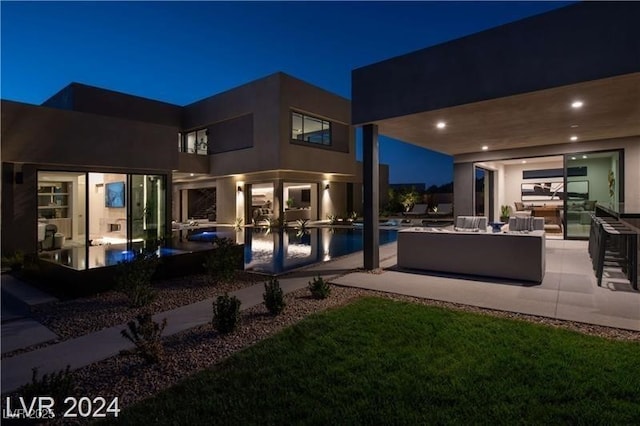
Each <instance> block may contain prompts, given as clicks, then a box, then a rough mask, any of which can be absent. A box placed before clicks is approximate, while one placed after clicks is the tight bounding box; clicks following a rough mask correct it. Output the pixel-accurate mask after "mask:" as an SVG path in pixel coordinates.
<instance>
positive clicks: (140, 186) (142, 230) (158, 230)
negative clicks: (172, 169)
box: [131, 175, 166, 241]
mask: <svg viewBox="0 0 640 426" xmlns="http://www.w3.org/2000/svg"><path fill="white" fill-rule="evenodd" d="M165 203H166V190H165V182H164V176H161V175H132V176H131V218H132V229H131V232H132V234H133V235H132V240H133V241H140V240H144V241H153V240H160V239H162V238H164V231H165V224H166V216H165V210H166V209H165Z"/></svg>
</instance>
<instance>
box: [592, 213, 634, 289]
mask: <svg viewBox="0 0 640 426" xmlns="http://www.w3.org/2000/svg"><path fill="white" fill-rule="evenodd" d="M595 222H596V232H595V237H594V246H595V249H594V251H596V252H597V256H595V258H593V259H592V261H593V265H594V269H595V271H596V277H597V278H598V287H601V286H602V275H603V272H604V266H605V262H612V263H614V264H615V265H618V266H620V267H621V268H622V270H623V272H624V273H625V275H626V277H627V279H629V282H630V284H631V287H633V289H634V290H637V289H638V233H637V232H635V231H633V230H631V229H629V228H628V227H626V226H625V225H624V224H622V223H620V222H617V221H605V220H596V221H595Z"/></svg>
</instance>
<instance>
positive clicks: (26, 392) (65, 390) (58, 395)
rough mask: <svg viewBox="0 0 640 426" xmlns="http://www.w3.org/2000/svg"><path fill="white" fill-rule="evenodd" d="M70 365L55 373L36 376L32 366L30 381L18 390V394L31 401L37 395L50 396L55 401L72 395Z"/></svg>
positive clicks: (73, 385) (73, 388)
mask: <svg viewBox="0 0 640 426" xmlns="http://www.w3.org/2000/svg"><path fill="white" fill-rule="evenodd" d="M70 369H71V366H70V365H67V368H66V369H64V370H60V371H58V372H57V373H51V374H45V375H43V376H42V378H40V379H39V378H38V369H37V368H33V369H32V371H33V374H32V376H31V383H27V384H26V385H24V386H22V387H21V388H20V389H19V390H18V394H20V396H22V397H24V399H25V401H31V400H32V399H33V398H35V397H38V396H50V397H52V398H53V399H54V400H55V401H63V400H64V398H66V397H68V396H73V394H74V391H75V383H74V380H73V377H72V376H71V373H70Z"/></svg>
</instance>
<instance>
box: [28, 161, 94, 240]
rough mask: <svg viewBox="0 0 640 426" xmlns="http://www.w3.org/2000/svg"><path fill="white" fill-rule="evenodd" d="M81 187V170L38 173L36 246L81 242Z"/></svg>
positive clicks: (83, 237)
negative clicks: (79, 171)
mask: <svg viewBox="0 0 640 426" xmlns="http://www.w3.org/2000/svg"><path fill="white" fill-rule="evenodd" d="M85 190H86V179H85V174H84V173H78V172H53V171H39V172H38V249H41V250H44V251H47V250H56V249H61V248H63V247H71V246H76V247H79V246H84V245H85V241H86V226H85V209H86V195H85ZM47 225H49V226H47ZM45 231H46V232H47V233H46V239H45Z"/></svg>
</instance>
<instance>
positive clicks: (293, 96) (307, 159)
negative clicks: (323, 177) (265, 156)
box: [278, 73, 356, 175]
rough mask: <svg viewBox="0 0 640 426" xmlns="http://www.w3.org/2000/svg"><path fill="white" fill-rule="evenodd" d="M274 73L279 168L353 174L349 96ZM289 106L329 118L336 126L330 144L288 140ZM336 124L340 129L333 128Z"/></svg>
mask: <svg viewBox="0 0 640 426" xmlns="http://www.w3.org/2000/svg"><path fill="white" fill-rule="evenodd" d="M278 76H279V80H280V117H279V129H280V132H279V137H280V140H279V149H280V164H279V168H281V169H286V170H306V171H311V172H321V173H342V174H351V175H355V174H356V169H355V164H356V157H355V155H356V154H355V131H354V130H353V129H352V128H350V127H349V124H350V123H351V110H350V107H351V103H350V102H349V100H348V99H345V98H342V97H340V96H338V95H335V94H333V93H330V92H327V91H326V90H323V89H320V88H318V87H315V86H312V85H310V84H308V83H305V82H303V81H301V80H298V79H296V78H294V77H291V76H288V75H286V74H282V73H279V74H278ZM292 110H293V111H297V112H302V113H308V114H310V115H313V116H315V117H319V118H322V119H325V120H329V121H331V122H332V123H333V124H332V125H333V126H334V127H336V129H333V131H332V146H330V147H324V146H320V145H314V144H299V143H296V142H292V141H291V111H292ZM338 127H340V128H342V130H340V129H337V128H338ZM339 130H340V131H339Z"/></svg>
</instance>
